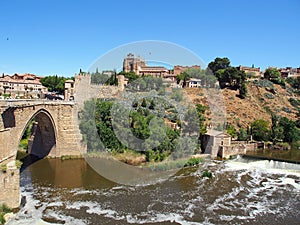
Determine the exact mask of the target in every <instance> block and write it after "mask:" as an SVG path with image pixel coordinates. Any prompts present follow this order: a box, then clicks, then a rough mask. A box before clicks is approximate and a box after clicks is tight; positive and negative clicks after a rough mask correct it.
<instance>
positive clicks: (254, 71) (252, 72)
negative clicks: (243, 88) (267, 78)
mask: <svg viewBox="0 0 300 225" xmlns="http://www.w3.org/2000/svg"><path fill="white" fill-rule="evenodd" d="M238 69H239V70H241V71H244V72H245V73H246V74H247V75H248V76H250V77H251V76H252V77H259V76H261V71H260V67H257V68H256V67H254V66H252V67H247V66H239V67H238Z"/></svg>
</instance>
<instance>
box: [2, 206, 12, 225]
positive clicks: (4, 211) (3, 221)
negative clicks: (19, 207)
mask: <svg viewBox="0 0 300 225" xmlns="http://www.w3.org/2000/svg"><path fill="white" fill-rule="evenodd" d="M10 212H12V210H11V209H10V208H9V207H7V205H6V204H2V205H1V208H0V224H5V222H6V221H5V219H4V215H5V214H6V213H10Z"/></svg>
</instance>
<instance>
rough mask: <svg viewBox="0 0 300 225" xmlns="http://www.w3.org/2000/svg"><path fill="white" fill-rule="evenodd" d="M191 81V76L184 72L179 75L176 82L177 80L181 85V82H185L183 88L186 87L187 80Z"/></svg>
mask: <svg viewBox="0 0 300 225" xmlns="http://www.w3.org/2000/svg"><path fill="white" fill-rule="evenodd" d="M189 79H190V75H189V74H188V73H187V72H183V73H181V74H179V75H178V76H177V77H176V80H177V83H178V84H179V82H180V81H183V87H185V86H186V82H187V80H189Z"/></svg>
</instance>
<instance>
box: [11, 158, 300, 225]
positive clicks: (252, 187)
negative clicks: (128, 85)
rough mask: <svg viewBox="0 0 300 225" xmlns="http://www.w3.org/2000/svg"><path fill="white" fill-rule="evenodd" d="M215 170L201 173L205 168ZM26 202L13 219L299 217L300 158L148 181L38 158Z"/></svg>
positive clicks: (211, 164) (231, 164)
mask: <svg viewBox="0 0 300 225" xmlns="http://www.w3.org/2000/svg"><path fill="white" fill-rule="evenodd" d="M205 169H209V170H211V171H212V172H213V173H214V177H213V178H212V179H207V178H202V177H201V174H202V171H203V170H205ZM21 195H22V196H23V199H25V198H26V202H25V203H24V205H23V206H22V208H21V210H20V211H19V212H18V213H17V215H16V218H15V219H14V220H13V221H10V222H9V223H8V224H22V225H23V224H30V225H31V224H35V223H36V221H41V220H43V221H47V222H49V223H56V224H266V225H268V224H271V225H275V224H300V165H297V164H289V163H284V162H274V161H267V160H256V161H255V160H249V159H245V158H237V159H235V160H230V161H225V162H224V161H223V162H221V161H207V162H204V163H203V164H202V165H200V166H198V167H192V168H184V169H182V170H180V171H179V172H178V173H177V174H175V175H174V176H172V177H171V178H169V179H167V180H164V181H161V182H159V183H156V184H151V185H145V186H124V185H118V184H116V183H113V182H111V181H109V180H106V179H105V178H103V177H101V176H100V175H99V174H97V173H96V172H94V171H93V169H92V168H91V167H90V166H89V165H88V164H87V163H86V161H85V160H84V159H72V160H64V161H62V160H60V159H43V160H40V161H38V162H36V163H34V164H32V165H31V166H29V167H28V168H26V169H25V170H24V171H23V172H22V173H21Z"/></svg>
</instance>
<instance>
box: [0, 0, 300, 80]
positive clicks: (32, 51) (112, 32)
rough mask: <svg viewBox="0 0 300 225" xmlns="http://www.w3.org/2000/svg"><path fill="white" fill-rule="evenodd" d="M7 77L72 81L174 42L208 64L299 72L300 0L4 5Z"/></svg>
mask: <svg viewBox="0 0 300 225" xmlns="http://www.w3.org/2000/svg"><path fill="white" fill-rule="evenodd" d="M0 12H1V13H0V73H1V74H2V73H5V74H13V73H34V74H38V75H54V74H58V75H63V76H73V75H74V73H76V72H78V71H79V69H80V68H82V69H83V70H86V69H87V68H89V66H90V65H91V63H93V62H94V60H96V59H97V58H98V57H99V56H101V55H103V54H105V53H106V52H107V51H109V50H111V49H113V48H115V47H118V46H120V45H124V44H126V43H130V42H135V41H141V40H162V41H168V42H173V43H176V44H178V45H181V46H183V47H185V48H188V49H190V50H192V51H193V52H194V53H196V54H197V55H198V56H199V57H201V58H202V59H203V61H204V62H205V63H209V62H210V61H212V60H214V58H215V57H218V56H220V57H228V58H229V59H230V60H231V64H232V65H248V66H251V65H252V64H254V65H255V66H260V67H261V68H265V67H267V66H278V67H285V66H293V67H300V41H299V40H300V13H299V12H300V1H299V0H285V1H284V0H282V1H276V0H273V1H269V0H265V1H262V0H252V1H247V0H244V1H243V0H240V1H237V0H236V1H235V0H226V1H201V0H194V1H189V0H186V1H176V0H173V1H168V0H165V1H162V0H161V1H158V0H152V1H136V0H132V1H113V0H111V1H96V0H95V1H92V0H85V1H76V0H73V1H62V0H60V1H58V0H51V1H50V0H48V1H47V0H43V1H42V0H39V1H38V0H35V1H34V0H1V1H0Z"/></svg>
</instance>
